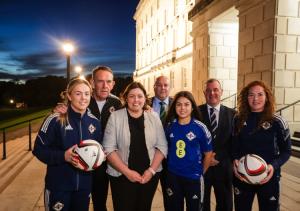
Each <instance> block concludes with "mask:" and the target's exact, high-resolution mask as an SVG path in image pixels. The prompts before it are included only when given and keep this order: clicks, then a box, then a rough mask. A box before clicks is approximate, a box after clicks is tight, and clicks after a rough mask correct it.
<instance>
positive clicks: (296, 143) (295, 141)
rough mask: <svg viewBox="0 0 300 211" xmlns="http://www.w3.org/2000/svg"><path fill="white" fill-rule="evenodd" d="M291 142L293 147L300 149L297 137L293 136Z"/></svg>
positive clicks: (299, 140) (299, 141) (299, 139)
mask: <svg viewBox="0 0 300 211" xmlns="http://www.w3.org/2000/svg"><path fill="white" fill-rule="evenodd" d="M291 141H292V145H293V146H296V147H300V138H297V137H294V136H293V137H292V138H291Z"/></svg>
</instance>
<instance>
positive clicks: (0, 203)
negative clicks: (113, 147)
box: [0, 152, 300, 211]
mask: <svg viewBox="0 0 300 211" xmlns="http://www.w3.org/2000/svg"><path fill="white" fill-rule="evenodd" d="M29 153H30V152H29ZM295 168H297V169H300V160H299V159H296V158H291V160H290V161H289V162H288V163H287V165H286V166H285V167H284V168H283V170H284V172H282V180H281V210H283V211H295V210H299V207H300V178H299V177H300V175H298V172H299V171H297V170H296V169H295ZM45 170H46V166H45V165H44V164H43V163H41V162H39V161H38V160H37V159H36V158H33V159H31V161H30V162H29V163H28V165H27V166H26V168H24V169H23V170H22V171H21V173H20V174H19V175H18V176H17V177H16V178H15V179H14V181H13V182H12V183H11V184H10V185H9V186H8V187H7V188H6V189H5V190H4V191H3V192H2V193H1V194H0V211H19V210H20V211H23V210H24V211H32V210H34V211H38V210H44V205H43V187H44V176H45ZM0 179H1V178H0ZM212 198H213V197H212ZM214 204H215V202H214V200H213V199H212V206H213V207H214ZM107 206H108V209H109V210H110V211H112V210H113V208H112V200H111V195H109V197H108V202H107ZM91 207H92V206H91ZM90 210H93V209H92V208H90ZM152 210H153V211H160V210H163V202H162V193H161V189H160V187H158V188H157V191H156V194H155V197H154V201H153V204H152ZM253 210H258V209H257V203H254V208H253Z"/></svg>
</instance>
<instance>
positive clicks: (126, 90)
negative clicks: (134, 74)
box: [121, 81, 149, 110]
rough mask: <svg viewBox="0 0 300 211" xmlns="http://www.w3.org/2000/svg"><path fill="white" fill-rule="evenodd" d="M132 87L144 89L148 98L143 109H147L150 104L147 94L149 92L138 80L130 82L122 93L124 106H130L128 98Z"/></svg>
mask: <svg viewBox="0 0 300 211" xmlns="http://www.w3.org/2000/svg"><path fill="white" fill-rule="evenodd" d="M132 89H140V90H142V92H143V93H144V95H145V98H146V101H145V105H144V106H143V110H146V109H147V108H148V105H149V99H148V96H147V92H146V90H145V88H144V86H143V85H142V84H141V83H140V82H136V81H133V82H131V83H130V84H128V86H127V87H126V88H125V90H124V92H123V93H122V95H121V100H122V104H123V108H124V107H126V108H127V107H128V104H127V101H126V99H127V97H128V94H129V92H130V91H131V90H132Z"/></svg>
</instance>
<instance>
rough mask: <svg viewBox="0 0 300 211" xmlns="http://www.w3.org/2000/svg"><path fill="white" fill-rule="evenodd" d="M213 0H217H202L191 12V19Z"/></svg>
mask: <svg viewBox="0 0 300 211" xmlns="http://www.w3.org/2000/svg"><path fill="white" fill-rule="evenodd" d="M213 1H215V0H200V1H199V2H198V3H197V4H196V5H195V6H194V7H193V9H191V11H190V12H189V20H191V19H192V18H193V17H194V16H196V15H197V14H198V13H199V12H201V11H203V10H204V9H205V8H206V7H207V6H208V5H209V4H210V3H212V2H213Z"/></svg>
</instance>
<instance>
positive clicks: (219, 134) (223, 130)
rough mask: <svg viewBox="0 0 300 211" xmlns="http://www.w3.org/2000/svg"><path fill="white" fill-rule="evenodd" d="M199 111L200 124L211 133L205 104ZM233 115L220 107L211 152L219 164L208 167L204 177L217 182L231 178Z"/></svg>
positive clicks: (232, 111) (230, 110)
mask: <svg viewBox="0 0 300 211" xmlns="http://www.w3.org/2000/svg"><path fill="white" fill-rule="evenodd" d="M199 110H200V112H201V115H202V118H203V120H202V122H203V123H204V124H205V125H206V126H207V128H208V129H209V131H211V126H210V119H209V114H208V111H207V104H203V105H200V106H199ZM234 114H235V110H233V109H231V108H228V107H226V106H223V105H221V107H220V113H219V122H218V128H217V131H216V138H215V140H213V142H212V145H213V151H214V152H215V153H216V156H215V158H216V159H217V160H218V161H219V162H220V163H219V164H218V165H216V166H214V167H212V166H211V167H209V169H208V171H207V172H206V174H205V177H214V178H215V179H218V180H227V179H231V178H232V164H231V156H230V154H231V153H230V150H231V134H232V124H233V117H234Z"/></svg>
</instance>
